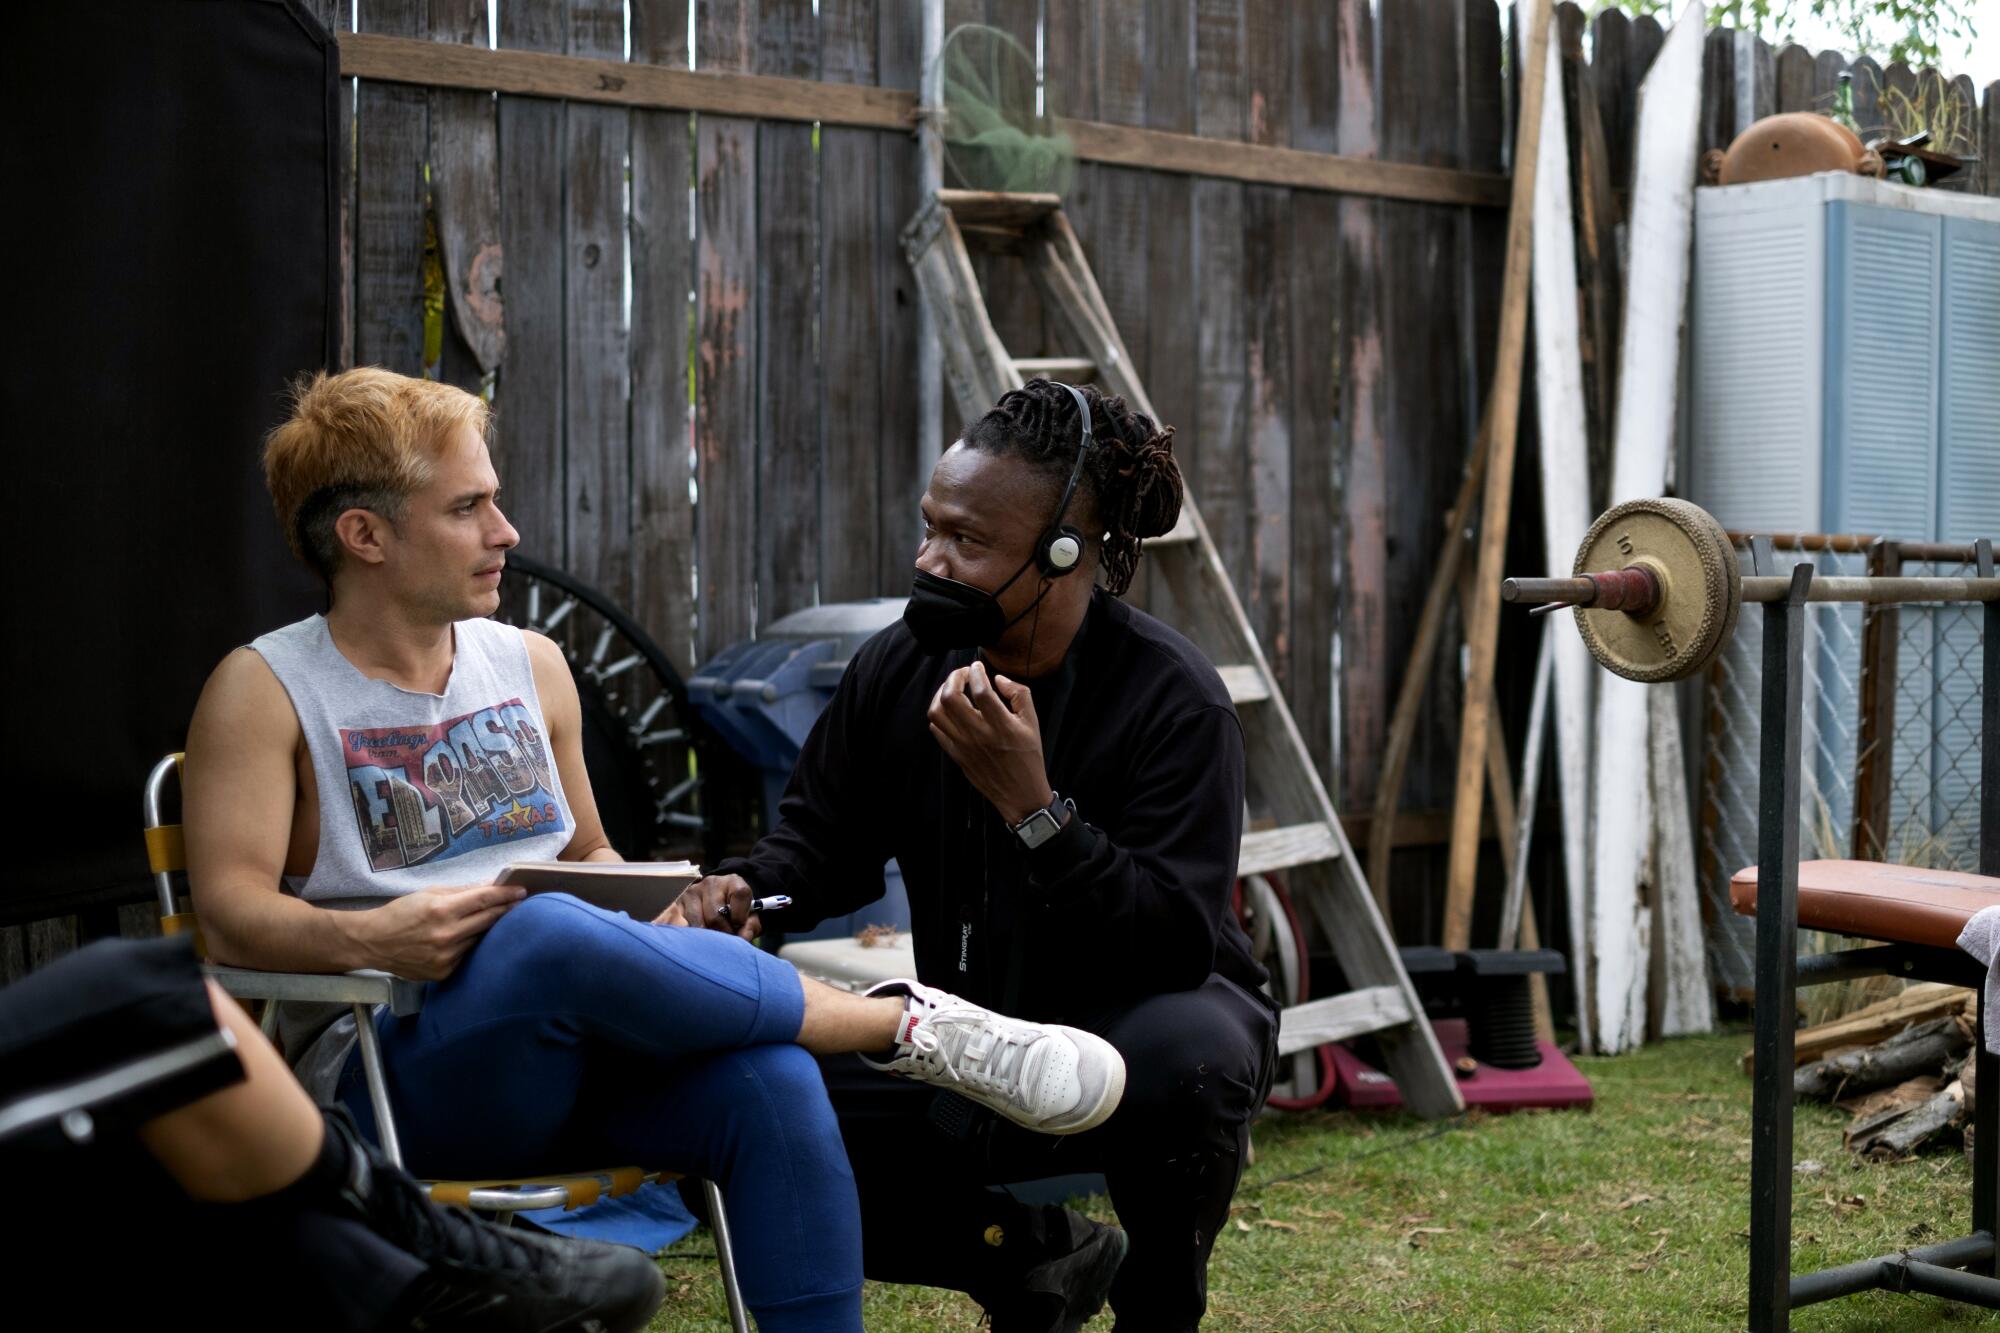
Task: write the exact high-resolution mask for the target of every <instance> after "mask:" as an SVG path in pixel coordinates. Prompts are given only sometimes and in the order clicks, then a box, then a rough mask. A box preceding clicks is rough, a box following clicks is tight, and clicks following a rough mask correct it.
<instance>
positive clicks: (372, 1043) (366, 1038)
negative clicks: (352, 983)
mask: <svg viewBox="0 0 2000 1333" xmlns="http://www.w3.org/2000/svg"><path fill="white" fill-rule="evenodd" d="M372 1008H373V1006H372V1005H366V1004H357V1005H355V1006H354V1040H355V1042H356V1043H357V1044H358V1045H359V1046H360V1047H361V1074H362V1078H363V1079H364V1081H366V1083H367V1084H368V1104H369V1105H370V1106H371V1107H373V1108H374V1110H375V1141H376V1142H377V1143H380V1144H381V1145H382V1155H383V1156H384V1157H386V1158H388V1159H389V1160H390V1162H392V1163H393V1164H395V1165H396V1166H401V1165H402V1164H403V1145H402V1143H401V1142H400V1141H399V1140H398V1139H397V1137H396V1114H395V1112H394V1111H392V1110H391V1109H390V1107H389V1080H388V1076H387V1075H386V1074H384V1073H383V1072H382V1047H381V1044H380V1041H379V1039H378V1038H377V1037H376V1035H375V1015H374V1014H373V1013H372V1012H370V1011H371V1009H372Z"/></svg>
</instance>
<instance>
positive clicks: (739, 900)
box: [674, 875, 764, 940]
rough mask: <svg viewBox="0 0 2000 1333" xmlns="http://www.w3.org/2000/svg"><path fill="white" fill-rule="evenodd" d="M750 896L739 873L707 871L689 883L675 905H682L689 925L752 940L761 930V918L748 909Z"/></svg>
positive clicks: (762, 923)
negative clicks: (715, 873)
mask: <svg viewBox="0 0 2000 1333" xmlns="http://www.w3.org/2000/svg"><path fill="white" fill-rule="evenodd" d="M753 896H754V895H753V894H752V893H751V892H750V884H749V881H747V880H745V879H744V878H743V876H741V875H706V876H703V877H702V878H701V879H698V880H696V881H695V882H694V883H692V884H690V885H688V888H687V892H685V893H683V894H682V895H681V896H680V899H679V900H678V901H677V902H676V903H675V904H674V906H676V907H680V908H682V909H684V913H685V918H686V920H687V921H688V923H689V924H691V925H696V926H707V927H708V928H709V929H710V930H722V931H727V932H729V933H730V934H731V935H740V936H741V937H743V938H744V939H746V940H754V939H756V938H757V937H758V936H759V935H761V934H763V933H764V922H763V920H762V919H761V918H759V917H757V916H755V915H753V914H752V913H751V911H750V899H751V898H752V897H753Z"/></svg>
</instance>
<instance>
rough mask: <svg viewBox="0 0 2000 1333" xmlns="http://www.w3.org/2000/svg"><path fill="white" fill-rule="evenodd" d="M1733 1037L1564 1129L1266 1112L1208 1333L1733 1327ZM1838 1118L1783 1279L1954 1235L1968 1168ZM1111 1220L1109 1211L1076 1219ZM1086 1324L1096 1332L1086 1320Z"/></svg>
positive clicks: (696, 1294)
mask: <svg viewBox="0 0 2000 1333" xmlns="http://www.w3.org/2000/svg"><path fill="white" fill-rule="evenodd" d="M1749 1043H1750V1038H1749V1033H1748V1031H1747V1029H1740V1030H1737V1031H1734V1032H1731V1033H1728V1034H1726V1035H1722V1036H1715V1037H1698V1038H1683V1039H1681V1040H1677V1041H1670V1042H1665V1043H1662V1044H1659V1045H1656V1046H1653V1047H1649V1048H1648V1049H1646V1050H1644V1051H1641V1052H1638V1053H1636V1054H1633V1055H1626V1056H1621V1057H1618V1058H1616V1059H1602V1060H1584V1061H1581V1062H1580V1064H1581V1066H1582V1068H1583V1071H1584V1073H1585V1074H1586V1075H1587V1076H1588V1077H1589V1078H1590V1080H1591V1082H1592V1083H1593V1084H1594V1085H1595V1087H1596V1089H1597V1098H1598V1100H1597V1105H1596V1108H1595V1109H1594V1110H1591V1111H1589V1112H1585V1113H1580V1114H1579V1113H1575V1112H1565V1113H1560V1114H1527V1115H1507V1116H1490V1117H1488V1116H1478V1115H1475V1116H1471V1117H1469V1118H1467V1119H1466V1120H1464V1121H1461V1122H1456V1123H1454V1124H1451V1125H1448V1126H1446V1127H1443V1128H1440V1127H1439V1126H1436V1125H1431V1124H1426V1123H1424V1122H1422V1121H1418V1120H1415V1119H1411V1118H1407V1117H1395V1118H1381V1117H1376V1118H1363V1117H1360V1116H1356V1115H1351V1114H1347V1113H1333V1114H1311V1115H1286V1116H1275V1117H1272V1118H1269V1119H1266V1120H1264V1121H1263V1122H1261V1123H1260V1124H1259V1125H1258V1127H1257V1130H1256V1136H1255V1138H1256V1161H1255V1163H1254V1164H1253V1165H1252V1166H1251V1167H1250V1169H1249V1171H1248V1172H1246V1174H1245V1177H1244V1182H1243V1186H1242V1188H1241V1189H1240V1190H1239V1191H1238V1193H1237V1208H1236V1223H1235V1225H1233V1226H1232V1227H1231V1228H1230V1229H1229V1230H1228V1231H1227V1232H1226V1233H1225V1234H1224V1236H1223V1237H1222V1239H1221V1241H1220V1242H1218V1244H1217V1245H1216V1248H1215V1258H1214V1261H1213V1262H1212V1264H1211V1265H1210V1268H1209V1315H1208V1320H1207V1322H1206V1324H1205V1325H1204V1328H1207V1329H1217V1330H1223V1329H1246V1330H1248V1329H1257V1330H1263V1329H1272V1330H1275V1329H1286V1330H1291V1329H1298V1330H1331V1329H1406V1328H1408V1329H1429V1328H1437V1329H1491V1330H1514V1329H1536V1328H1548V1329H1649V1330H1650V1329H1728V1328H1741V1327H1743V1319H1744V1287H1745V1285H1746V1281H1747V1272H1748V1267H1747V1265H1748V1239H1747V1231H1748V1228H1749V1184H1748V1182H1749V1175H1750V1079H1749V1077H1748V1076H1747V1075H1744V1074H1742V1073H1740V1072H1739V1071H1738V1067H1737V1057H1738V1056H1739V1055H1741V1053H1742V1052H1743V1051H1744V1050H1745V1049H1747V1048H1748V1046H1749ZM1845 1120H1846V1116H1845V1114H1844V1113H1842V1112H1839V1111H1834V1110H1830V1109H1827V1108H1824V1107H1818V1106H1802V1107H1800V1110H1799V1117H1798V1132H1797V1142H1796V1145H1795V1148H1794V1156H1795V1160H1797V1161H1799V1162H1801V1163H1804V1162H1809V1161H1810V1162H1817V1163H1820V1164H1821V1166H1820V1168H1819V1169H1818V1170H1816V1171H1811V1172H1809V1173H1807V1174H1802V1175H1795V1176H1794V1177H1793V1209H1792V1227H1793V1241H1794V1252H1793V1266H1794V1268H1795V1269H1797V1270H1800V1271H1804V1270H1808V1269H1815V1268H1822V1267H1826V1266H1828V1265H1830V1264H1834V1263H1845V1262H1849V1261H1851V1260H1855V1259H1862V1258H1868V1257H1871V1256H1873V1255H1877V1254H1883V1253H1887V1252H1889V1251H1891V1250H1894V1249H1897V1248H1899V1247H1901V1246H1905V1245H1910V1244H1918V1243H1926V1242H1931V1241H1937V1240H1945V1239H1950V1238H1952V1237H1956V1236H1960V1235H1963V1234H1964V1233H1966V1232H1967V1231H1970V1230H1971V1220H1970V1219H1971V1194H1970V1180H1971V1176H1970V1173H1969V1172H1968V1171H1967V1170H1966V1166H1965V1159H1964V1156H1963V1155H1962V1154H1961V1153H1960V1152H1959V1151H1958V1150H1957V1148H1956V1146H1955V1145H1954V1146H1953V1147H1952V1148H1950V1149H1939V1150H1934V1151H1932V1152H1931V1153H1929V1154H1927V1155H1925V1156H1924V1157H1922V1158H1920V1159H1919V1160H1917V1161H1914V1162H1907V1163H1903V1164H1900V1165H1894V1166H1879V1165H1862V1164H1858V1163H1856V1162H1854V1161H1853V1160H1852V1159H1850V1158H1849V1157H1848V1156H1847V1154H1846V1153H1845V1152H1844V1150H1843V1149H1842V1148H1841V1146H1840V1130H1841V1126H1842V1125H1843V1124H1844V1123H1845ZM1084 1206H1085V1207H1086V1208H1087V1209H1088V1210H1089V1211H1090V1212H1091V1213H1092V1214H1093V1215H1095V1216H1099V1217H1103V1218H1107V1219H1108V1218H1109V1217H1110V1216H1111V1213H1110V1205H1109V1203H1108V1201H1106V1200H1104V1199H1102V1198H1098V1199H1092V1200H1089V1201H1087V1202H1086V1203H1085V1205H1084ZM712 1253H713V1246H712V1245H711V1244H710V1241H709V1237H708V1235H707V1233H706V1232H704V1231H697V1232H696V1233H695V1234H694V1235H693V1236H690V1237H689V1238H688V1239H687V1240H686V1241H684V1242H682V1244H681V1245H680V1246H679V1247H677V1248H676V1249H675V1250H673V1251H670V1252H669V1253H668V1254H667V1255H666V1256H665V1257H663V1258H662V1260H661V1264H662V1267H663V1269H664V1271H665V1272H666V1273H667V1275H668V1279H669V1281H668V1287H669V1296H668V1299H667V1304H666V1306H665V1307H664V1309H663V1310H662V1311H661V1313H660V1316H659V1318H658V1319H657V1320H656V1321H655V1322H654V1324H653V1326H652V1327H653V1329H655V1330H669V1329H672V1330H680V1329H712V1328H715V1327H718V1326H721V1325H723V1322H724V1321H723V1314H722V1298H721V1286H720V1284H719V1283H718V1281H717V1280H716V1276H715V1271H714V1268H713V1264H712V1260H711V1259H710V1258H709V1257H708V1256H710V1255H712ZM866 1318H867V1324H868V1327H869V1329H870V1330H873V1331H878V1333H905V1331H908V1333H916V1331H917V1330H931V1329H971V1328H974V1327H976V1326H977V1325H978V1322H979V1309H978V1307H977V1306H976V1305H974V1304H973V1303H972V1302H971V1301H970V1300H969V1299H967V1298H965V1297H963V1296H960V1295H957V1294H956V1293H949V1292H940V1291H934V1290H931V1289H929V1288H921V1287H890V1286H883V1285H879V1284H876V1283H870V1284H869V1287H868V1294H867V1310H866ZM1792 1326H1793V1327H1794V1328H1795V1329H1800V1330H1842V1331H1843V1333H1860V1331H1861V1330H1882V1331H1884V1333H1886V1331H1887V1330H1898V1331H1900V1330H1909V1329H1923V1328H1932V1327H1943V1328H1948V1329H1949V1328H1975V1327H1988V1328H1991V1327H1996V1326H2000V1319H1996V1318H1994V1317H1992V1316H1989V1315H1987V1314H1985V1313H1984V1312H1982V1311H1978V1310H1975V1309H1971V1308H1969V1307H1965V1306H1955V1305H1950V1304H1947V1303H1945V1302H1942V1301H1937V1300H1933V1299H1931V1298H1929V1297H1910V1296H1890V1295H1887V1294H1885V1293H1881V1292H1874V1293H1869V1294H1866V1295H1862V1296H1856V1297H1850V1298H1848V1299H1846V1300H1841V1301H1834V1302H1829V1303H1827V1304H1824V1305H1817V1306H1813V1307H1810V1308H1808V1309H1806V1310H1802V1311H1800V1312H1799V1313H1797V1314H1796V1315H1795V1316H1794V1317H1793V1321H1792ZM1089 1327H1090V1328H1091V1329H1108V1328H1109V1327H1110V1320H1109V1318H1108V1314H1107V1316H1100V1317H1099V1318H1098V1319H1096V1320H1093V1321H1092V1322H1091V1324H1090V1325H1089Z"/></svg>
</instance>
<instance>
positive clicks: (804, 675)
mask: <svg viewBox="0 0 2000 1333" xmlns="http://www.w3.org/2000/svg"><path fill="white" fill-rule="evenodd" d="M904 600H905V599H904V598H901V597H877V598H874V599H872V600H869V601H865V602H831V603H828V604H826V605H823V606H812V607H807V608H806V609H805V610H803V611H794V612H793V613H792V614H790V615H788V616H784V617H781V618H780V619H778V620H775V621H773V622H772V623H771V625H770V626H769V627H768V628H767V629H765V630H764V632H763V633H762V634H760V635H758V637H756V638H755V639H749V640H746V641H744V642H742V643H737V644H732V645H731V646H729V647H728V648H725V649H723V650H722V651H721V652H719V653H717V654H716V655H715V656H714V657H712V658H710V659H709V660H708V661H706V662H704V663H702V664H701V666H700V667H698V668H697V669H696V671H695V674H694V675H693V676H692V677H690V678H689V680H688V683H687V692H688V701H689V702H690V703H692V704H693V705H694V707H695V709H696V711H698V712H699V713H700V714H701V716H702V718H703V720H704V721H706V722H707V723H708V724H709V725H710V726H712V727H713V728H714V729H715V731H716V733H717V734H718V735H720V736H722V737H723V738H724V739H725V740H727V741H728V742H729V744H730V747H731V748H732V749H734V750H735V751H736V752H737V753H738V754H739V755H741V756H743V758H744V759H746V760H748V761H749V762H750V763H752V764H755V765H756V766H757V768H758V769H759V770H761V771H762V772H763V775H764V817H765V825H766V827H771V828H774V827H776V826H777V822H778V798H779V797H781V796H783V795H784V792H785V784H786V782H788V781H789V780H790V778H791V775H792V767H793V765H794V764H796V763H797V762H798V758H799V750H800V748H801V747H802V746H803V745H804V744H805V739H806V734H807V733H808V732H810V731H811V730H812V726H813V723H814V722H815V721H817V720H818V719H819V715H820V712H821V710H823V709H824V708H825V707H826V705H827V701H828V700H829V699H831V698H833V691H834V687H835V686H837V685H839V684H840V678H841V676H842V675H843V674H844V673H845V672H846V670H847V663H848V659H850V658H851V657H853V656H854V653H855V650H856V649H858V648H860V647H861V645H862V644H864V643H866V642H867V641H868V640H869V639H870V638H872V637H874V635H875V634H876V632H877V631H879V630H882V629H884V628H886V627H887V626H889V625H891V624H894V623H895V622H896V621H898V620H900V619H902V617H903V602H904ZM883 879H884V881H885V885H886V891H885V892H884V894H883V896H882V898H881V899H880V900H879V901H877V902H873V903H870V904H869V905H868V906H866V907H864V908H862V909H861V910H860V911H858V912H853V913H851V914H849V915H847V916H838V917H829V918H827V919H826V920H825V921H822V922H821V923H820V924H819V925H817V926H814V927H812V928H811V929H810V930H804V931H784V932H783V933H784V935H785V938H787V939H792V940H820V939H843V938H846V937H848V936H851V935H853V934H854V933H855V932H856V931H858V930H860V929H861V928H862V927H864V926H873V925H884V926H894V927H895V928H896V929H897V930H904V931H906V930H908V929H909V928H910V900H909V896H908V894H906V893H905V892H904V890H903V872H902V870H901V869H900V868H899V867H898V866H897V865H896V863H895V862H894V861H893V860H892V861H890V862H889V863H888V864H887V865H886V866H884V868H883ZM783 925H784V923H783V922H781V921H778V920H776V919H775V918H774V919H773V920H772V922H771V927H772V929H773V930H774V931H776V930H783Z"/></svg>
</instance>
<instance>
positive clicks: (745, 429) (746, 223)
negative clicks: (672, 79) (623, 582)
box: [695, 0, 759, 661]
mask: <svg viewBox="0 0 2000 1333" xmlns="http://www.w3.org/2000/svg"><path fill="white" fill-rule="evenodd" d="M755 8H756V6H755V4H754V3H753V0H698V3H697V5H696V8H695V24H696V26H695V59H696V61H697V67H698V68H701V69H735V70H743V69H748V68H749V66H750V63H751V61H752V59H753V53H752V47H751V33H752V31H753V28H754V13H753V11H754V10H755ZM757 148H758V144H757V122H756V121H754V120H744V119H742V118H741V117H737V116H701V117H699V118H698V120H697V121H696V124H695V201H696V214H695V216H696V222H695V228H696V237H697V242H696V252H695V253H696V258H695V274H696V283H695V456H696V469H697V478H698V482H699V488H700V489H699V491H698V495H699V500H698V505H699V507H698V509H697V510H696V516H695V534H696V536H695V545H696V553H697V556H696V558H697V560H698V561H699V566H700V569H701V596H700V599H699V601H698V603H697V612H696V625H695V659H696V660H697V661H705V660H706V659H707V658H709V657H710V656H712V655H713V654H715V653H716V652H717V651H719V650H720V649H722V648H725V647H727V646H728V645H730V644H731V643H734V642H736V641H737V640H738V639H743V638H748V637H749V636H750V634H751V632H752V630H753V629H754V628H755V609H754V608H755V600H754V599H755V597H756V584H757V420H758V418H757V345H758V337H757V322H758V315H759V309H758V301H757V293H756V288H755V283H756V280H757V269H758V263H757V261H758V255H757Z"/></svg>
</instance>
